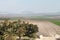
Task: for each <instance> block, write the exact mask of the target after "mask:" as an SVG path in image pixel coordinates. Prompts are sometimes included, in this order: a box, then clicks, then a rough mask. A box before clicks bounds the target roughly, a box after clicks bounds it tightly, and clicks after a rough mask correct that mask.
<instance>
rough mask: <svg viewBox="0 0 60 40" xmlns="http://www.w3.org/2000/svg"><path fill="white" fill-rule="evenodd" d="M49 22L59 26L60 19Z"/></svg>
mask: <svg viewBox="0 0 60 40" xmlns="http://www.w3.org/2000/svg"><path fill="white" fill-rule="evenodd" d="M51 22H52V23H54V24H56V25H59V26H60V20H51Z"/></svg>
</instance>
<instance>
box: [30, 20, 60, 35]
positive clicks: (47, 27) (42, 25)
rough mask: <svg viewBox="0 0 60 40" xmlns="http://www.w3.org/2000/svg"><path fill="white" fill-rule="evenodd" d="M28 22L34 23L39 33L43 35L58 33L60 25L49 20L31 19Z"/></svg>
mask: <svg viewBox="0 0 60 40" xmlns="http://www.w3.org/2000/svg"><path fill="white" fill-rule="evenodd" d="M29 23H32V24H36V25H38V27H39V32H38V34H39V35H44V36H55V35H56V34H58V35H60V26H58V25H55V24H53V23H51V22H49V21H31V20H29Z"/></svg>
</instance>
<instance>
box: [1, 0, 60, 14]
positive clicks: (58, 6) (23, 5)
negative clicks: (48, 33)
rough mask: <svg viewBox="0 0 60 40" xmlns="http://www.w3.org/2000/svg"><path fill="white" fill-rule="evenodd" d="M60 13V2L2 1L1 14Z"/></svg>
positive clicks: (50, 0)
mask: <svg viewBox="0 0 60 40" xmlns="http://www.w3.org/2000/svg"><path fill="white" fill-rule="evenodd" d="M24 11H29V12H34V13H48V12H60V0H0V12H8V13H21V12H24Z"/></svg>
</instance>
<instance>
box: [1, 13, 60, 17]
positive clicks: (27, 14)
mask: <svg viewBox="0 0 60 40" xmlns="http://www.w3.org/2000/svg"><path fill="white" fill-rule="evenodd" d="M22 16H23V17H26V16H60V12H57V13H33V12H22V13H7V12H0V17H22Z"/></svg>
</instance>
